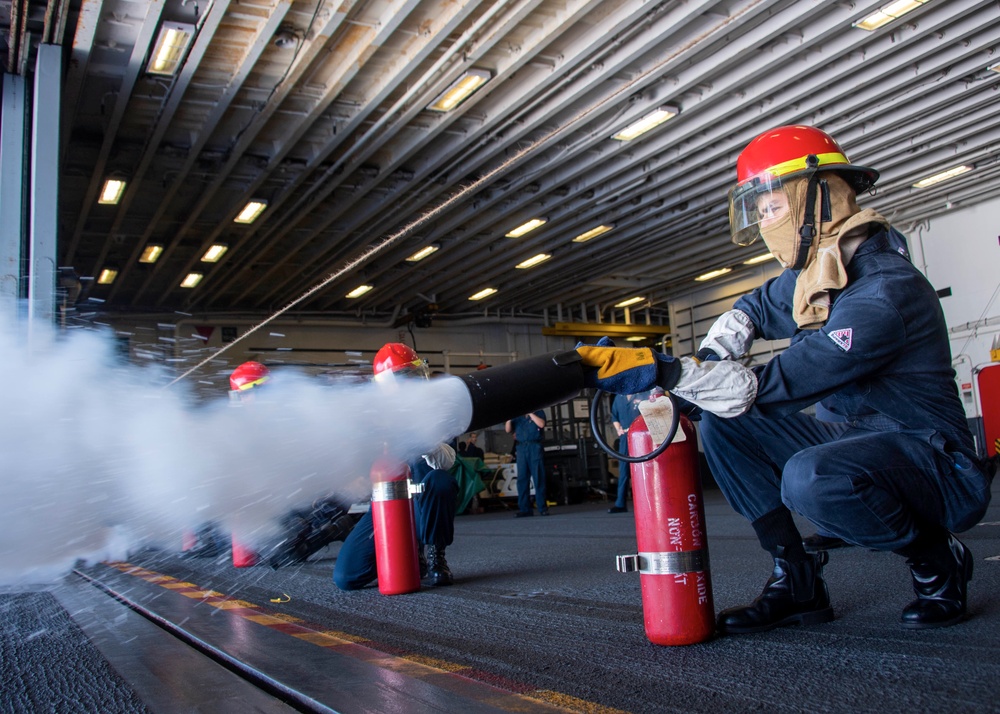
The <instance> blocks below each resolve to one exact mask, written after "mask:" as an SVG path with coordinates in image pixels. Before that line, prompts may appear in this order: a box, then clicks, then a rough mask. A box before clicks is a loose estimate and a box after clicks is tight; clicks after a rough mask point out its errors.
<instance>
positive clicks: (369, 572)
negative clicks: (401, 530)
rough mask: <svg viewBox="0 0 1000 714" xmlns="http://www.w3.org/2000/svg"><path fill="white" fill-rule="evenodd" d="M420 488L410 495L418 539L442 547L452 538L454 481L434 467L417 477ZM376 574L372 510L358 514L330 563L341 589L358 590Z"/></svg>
mask: <svg viewBox="0 0 1000 714" xmlns="http://www.w3.org/2000/svg"><path fill="white" fill-rule="evenodd" d="M419 483H423V484H424V492H423V493H421V494H418V495H417V496H415V497H414V502H413V513H414V516H415V519H416V527H417V541H418V543H422V544H427V545H434V546H438V547H445V546H449V545H451V544H452V541H454V539H455V509H456V507H457V505H458V504H457V501H458V482H457V481H455V477H454V476H452V475H451V474H450V473H448V472H447V471H443V470H441V469H435V470H433V471H428V472H427V473H426V474H425V475H424V476H423V477H421V478H420V480H419ZM377 577H378V567H377V565H376V561H375V523H374V521H373V520H372V513H371V511H370V510H369V511H368V513H366V514H364V515H363V516H361V520H360V521H358V523H357V525H356V526H354V530H352V531H351V534H350V535H349V536H347V539H346V540H345V541H344V545H343V546H341V548H340V552H339V553H338V554H337V562H336V563H335V564H334V566H333V582H334V583H335V584H336V585H337V587H338V588H340V589H341V590H358V589H359V588H363V587H365V586H366V585H368V584H369V583H372V582H374V581H375V579H376V578H377Z"/></svg>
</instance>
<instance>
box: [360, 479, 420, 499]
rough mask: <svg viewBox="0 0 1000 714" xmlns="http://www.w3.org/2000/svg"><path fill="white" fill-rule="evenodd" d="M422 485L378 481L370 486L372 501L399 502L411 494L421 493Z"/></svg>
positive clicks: (406, 481)
mask: <svg viewBox="0 0 1000 714" xmlns="http://www.w3.org/2000/svg"><path fill="white" fill-rule="evenodd" d="M423 492H424V484H422V483H412V482H411V481H410V480H409V479H403V480H402V481H379V482H378V483H376V484H374V485H373V486H372V501H400V500H402V499H404V498H409V497H410V496H412V495H413V494H416V493H423Z"/></svg>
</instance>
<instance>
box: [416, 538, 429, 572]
mask: <svg viewBox="0 0 1000 714" xmlns="http://www.w3.org/2000/svg"><path fill="white" fill-rule="evenodd" d="M417 565H418V566H419V567H420V578H421V580H422V579H423V578H426V577H427V554H426V553H425V552H424V545H423V543H418V544H417Z"/></svg>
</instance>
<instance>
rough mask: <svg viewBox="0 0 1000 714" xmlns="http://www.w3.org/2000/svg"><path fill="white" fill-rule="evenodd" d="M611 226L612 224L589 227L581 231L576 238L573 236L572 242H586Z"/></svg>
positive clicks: (608, 229) (605, 231) (612, 226)
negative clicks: (587, 229) (583, 231)
mask: <svg viewBox="0 0 1000 714" xmlns="http://www.w3.org/2000/svg"><path fill="white" fill-rule="evenodd" d="M612 228H614V225H610V226H598V227H597V228H591V229H590V230H589V231H587V232H586V233H581V234H580V235H578V236H577V237H576V238H574V239H573V242H574V243H586V242H587V241H588V240H590V239H591V238H596V237H597V236H599V235H602V234H604V233H607V232H608V231H610V230H611V229H612Z"/></svg>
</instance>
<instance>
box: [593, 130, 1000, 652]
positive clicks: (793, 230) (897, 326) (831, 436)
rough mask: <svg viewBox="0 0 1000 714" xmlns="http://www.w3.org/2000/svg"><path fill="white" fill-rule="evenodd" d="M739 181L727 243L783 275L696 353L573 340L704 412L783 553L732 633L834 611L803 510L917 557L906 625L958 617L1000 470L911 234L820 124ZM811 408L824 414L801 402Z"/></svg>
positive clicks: (616, 382) (795, 133) (738, 491)
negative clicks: (863, 197)
mask: <svg viewBox="0 0 1000 714" xmlns="http://www.w3.org/2000/svg"><path fill="white" fill-rule="evenodd" d="M737 177H738V183H737V185H736V186H735V187H734V188H733V189H732V190H731V191H730V194H729V195H730V223H731V232H732V238H733V241H734V242H736V243H738V244H740V245H746V244H749V243H751V242H753V241H754V240H755V239H756V238H757V237H758V236H759V237H762V238H763V240H764V243H765V244H766V245H767V247H768V248H769V249H770V251H771V253H772V254H773V255H774V256H775V257H776V258H777V259H778V261H780V262H781V264H782V265H783V266H784V267H785V268H786V270H785V271H784V272H782V273H781V274H780V275H779V276H778V277H776V278H773V279H771V280H769V281H767V282H765V283H764V285H763V286H761V287H760V288H758V289H757V290H754V291H753V292H752V293H750V294H748V295H746V296H744V297H742V298H740V299H739V300H738V301H737V302H736V303H735V305H734V306H733V309H732V310H731V311H729V312H727V313H725V314H723V315H722V316H721V317H720V318H719V319H718V320H717V322H716V323H715V324H714V325H713V326H712V328H711V329H710V330H709V332H708V335H707V336H706V338H705V340H704V341H703V342H702V344H701V349H700V350H699V352H698V354H697V355H696V356H695V357H694V358H683V359H680V360H673V359H671V358H666V357H664V356H662V355H653V357H654V359H653V360H652V364H650V360H649V359H648V357H647V356H646V355H644V354H643V355H638V356H635V357H632V358H631V362H629V361H627V360H623V357H622V353H624V352H627V350H620V349H619V348H615V347H613V346H612V347H601V346H581V347H579V348H578V351H579V352H580V354H581V357H582V358H583V362H584V364H585V365H587V366H589V367H591V368H593V371H592V372H591V375H592V376H591V377H590V381H591V383H592V384H593V385H595V386H602V385H609V386H610V387H611V388H614V389H617V391H628V390H630V389H633V388H635V387H637V386H641V384H642V383H643V382H644V381H648V379H650V378H651V375H654V376H653V377H652V378H654V379H655V380H656V381H657V383H659V384H660V385H661V386H663V387H665V388H667V389H670V390H671V391H673V392H674V394H675V395H677V396H680V397H682V398H684V399H686V400H687V401H689V402H691V403H693V404H694V405H696V406H697V407H700V408H701V409H703V410H704V412H705V413H704V414H703V416H702V423H701V438H702V442H703V444H704V448H705V454H706V457H707V459H708V462H709V465H710V466H711V469H712V474H713V476H714V477H715V480H716V481H717V482H718V484H719V487H720V488H721V489H722V491H723V493H724V494H725V496H726V498H727V499H728V501H729V503H730V504H731V505H732V506H733V508H735V509H736V510H737V511H738V512H739V513H741V514H742V515H743V516H745V517H746V518H747V519H748V520H749V521H750V522H751V523H752V525H753V528H754V531H755V532H756V534H757V537H758V539H759V540H760V543H761V546H762V547H763V548H764V549H765V550H767V551H768V552H769V553H770V554H771V555H772V556H773V559H774V569H773V571H772V573H771V576H770V578H769V579H768V580H767V583H766V584H765V586H764V590H763V592H762V593H761V594H760V596H759V597H757V599H756V600H754V601H753V602H752V603H751V604H749V605H747V606H744V607H735V608H731V609H728V610H724V611H722V612H721V613H720V614H719V617H718V629H719V631H720V632H722V633H747V632H760V631H764V630H769V629H772V628H775V627H780V626H783V625H793V624H813V623H819V622H827V621H829V620H832V619H833V609H832V607H831V605H830V598H829V594H828V591H827V586H826V583H825V582H824V580H823V573H822V566H823V564H824V563H825V559H826V553H825V552H821V553H818V554H811V553H807V552H806V551H805V550H804V548H803V546H802V538H801V535H800V533H799V531H798V529H797V528H796V525H795V523H794V522H793V520H792V511H795V512H797V513H799V514H801V515H802V516H804V517H805V518H807V519H808V520H810V521H811V522H812V523H813V524H815V525H816V526H817V527H818V528H819V529H820V530H821V532H823V533H828V534H830V535H833V536H836V537H839V538H842V539H844V540H845V541H847V542H849V543H853V544H855V545H859V546H863V547H865V548H869V549H872V550H880V551H893V552H894V553H897V554H899V555H901V556H902V557H903V558H905V559H906V563H907V565H908V566H909V568H910V571H911V574H912V579H913V589H914V592H915V593H916V596H917V597H916V599H915V600H913V601H912V602H910V603H909V604H908V605H906V606H905V607H904V608H903V611H902V614H901V617H900V623H901V625H902V626H903V627H906V628H913V629H919V628H930V627H945V626H948V625H953V624H955V623H957V622H959V621H961V620H962V619H963V617H964V616H965V614H966V595H967V589H968V582H969V580H970V579H971V578H972V569H973V557H972V553H971V552H970V551H969V549H968V548H967V547H966V546H965V545H964V544H963V543H962V542H961V541H959V540H958V538H956V537H955V536H954V535H953V533H956V532H961V531H965V530H967V529H969V528H971V527H972V526H974V525H975V524H976V523H977V522H978V521H979V519H980V518H981V517H982V516H983V514H984V513H985V511H986V507H987V505H988V503H989V500H990V482H991V479H992V472H993V470H995V465H994V464H989V465H987V464H985V463H983V462H982V461H980V460H979V459H978V458H977V456H976V453H975V450H974V445H973V440H972V436H971V434H970V432H969V430H968V426H967V424H966V419H965V413H964V410H963V408H962V404H961V402H960V399H959V395H958V390H957V387H956V385H955V382H954V371H953V370H952V367H951V354H950V346H949V343H948V332H947V328H946V325H945V322H944V316H943V313H942V311H941V307H940V304H939V301H938V297H937V295H936V293H935V291H934V288H933V287H931V285H930V283H928V281H927V280H926V279H925V278H924V276H923V275H922V274H921V273H920V272H919V271H918V270H917V269H916V268H914V267H913V265H911V263H910V261H909V258H908V255H907V252H906V248H905V243H904V240H903V237H902V236H901V235H900V234H899V233H897V232H896V231H895V230H894V229H892V228H891V227H890V226H889V224H888V221H887V220H886V219H885V218H883V217H882V216H881V215H879V214H878V213H876V212H875V211H874V210H872V209H865V210H861V209H860V208H858V206H857V203H856V202H855V197H856V195H857V194H858V193H861V192H864V191H867V190H868V189H869V188H871V187H872V185H873V184H874V183H875V181H876V179H877V178H878V173H877V172H876V171H874V170H873V169H869V168H864V167H861V166H857V165H854V164H851V163H850V162H849V161H848V159H847V157H846V156H845V155H844V152H843V150H842V149H841V148H840V146H839V145H838V144H837V143H836V142H835V141H834V140H833V138H832V137H830V136H829V135H827V134H826V133H824V132H822V131H819V130H817V129H815V128H813V127H806V126H786V127H779V128H776V129H773V130H771V131H768V132H766V133H764V134H761V135H760V136H758V137H756V138H755V139H754V140H753V141H751V142H750V144H749V145H748V146H747V147H746V148H745V149H744V151H743V152H742V153H741V154H740V156H739V158H738V161H737ZM783 338H791V344H790V346H789V347H788V349H787V350H785V351H784V352H782V353H780V354H779V355H777V356H776V357H774V358H773V359H772V360H771V361H769V362H768V363H767V364H765V365H759V366H755V367H754V368H753V369H752V370H748V369H746V368H742V367H740V366H739V363H738V362H736V361H735V360H737V359H738V358H740V357H742V356H743V355H745V354H746V353H747V351H748V349H749V348H750V345H751V343H752V342H753V341H754V340H756V339H766V340H776V339H783ZM598 344H599V345H600V344H601V343H598ZM720 358H721V361H715V360H719V359H720ZM814 404H815V405H817V416H815V417H814V416H810V415H807V414H804V413H802V412H801V410H802V409H804V408H806V407H809V406H811V405H814Z"/></svg>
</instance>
